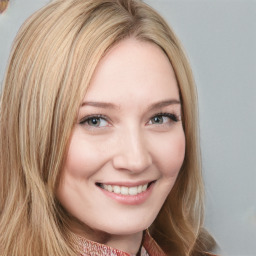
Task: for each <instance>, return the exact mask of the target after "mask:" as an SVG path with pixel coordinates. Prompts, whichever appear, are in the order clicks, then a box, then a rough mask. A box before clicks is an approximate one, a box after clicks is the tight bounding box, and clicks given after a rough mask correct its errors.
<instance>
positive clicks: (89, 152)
mask: <svg viewBox="0 0 256 256" xmlns="http://www.w3.org/2000/svg"><path fill="white" fill-rule="evenodd" d="M105 158H106V154H105V157H104V149H103V148H100V147H99V144H98V143H95V142H94V143H90V141H89V140H88V139H87V138H84V136H78V135H77V134H74V135H73V137H72V139H71V142H70V146H69V150H68V155H67V159H66V162H65V170H66V171H67V172H69V173H70V174H72V175H73V176H77V177H81V178H82V177H83V178H85V177H89V176H91V175H93V174H94V173H95V172H96V171H97V170H99V169H100V168H101V166H102V165H103V164H104V161H105V160H104V159H105Z"/></svg>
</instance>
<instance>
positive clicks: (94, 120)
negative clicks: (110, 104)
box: [80, 116, 108, 127]
mask: <svg viewBox="0 0 256 256" xmlns="http://www.w3.org/2000/svg"><path fill="white" fill-rule="evenodd" d="M80 124H83V125H87V126H91V127H106V126H108V122H107V121H106V119H104V118H103V117H101V116H90V117H86V118H84V119H83V120H82V121H81V122H80Z"/></svg>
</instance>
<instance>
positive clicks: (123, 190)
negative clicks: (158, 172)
mask: <svg viewBox="0 0 256 256" xmlns="http://www.w3.org/2000/svg"><path fill="white" fill-rule="evenodd" d="M100 187H102V188H103V189H105V190H107V191H109V192H112V193H115V194H121V195H131V196H136V195H138V194H140V193H142V192H144V191H146V190H147V188H148V184H145V185H139V186H136V187H125V186H117V185H113V186H112V185H106V184H100Z"/></svg>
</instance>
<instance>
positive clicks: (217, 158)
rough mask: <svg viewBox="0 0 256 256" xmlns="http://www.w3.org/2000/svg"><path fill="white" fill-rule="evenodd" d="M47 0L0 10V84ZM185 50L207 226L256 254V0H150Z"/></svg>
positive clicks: (240, 250) (225, 244)
mask: <svg viewBox="0 0 256 256" xmlns="http://www.w3.org/2000/svg"><path fill="white" fill-rule="evenodd" d="M47 2H48V0H10V5H9V8H8V10H7V11H6V12H5V13H4V14H2V15H0V83H2V80H3V76H4V72H5V68H6V63H7V59H8V55H9V52H10V48H11V44H12V41H13V39H14V37H15V35H16V33H17V31H18V29H19V27H20V25H21V24H22V23H23V22H24V20H25V19H26V18H27V17H28V16H29V15H30V14H32V13H33V12H34V11H35V10H37V9H38V8H40V7H42V6H43V5H45V4H46V3H47ZM145 2H147V3H148V4H150V5H151V6H153V7H154V8H155V9H157V10H158V11H159V12H160V13H161V14H162V15H163V16H164V17H165V19H166V20H167V21H168V23H169V24H170V25H171V26H172V27H173V29H174V31H175V32H176V34H177V35H178V37H179V38H180V39H181V41H182V43H183V46H184V48H185V49H186V52H187V55H188V57H189V60H190V63H191V65H192V69H193V71H194V76H195V80H196V83H197V87H198V94H199V112H200V137H201V147H202V158H203V172H204V179H205V185H206V227H207V228H208V230H209V231H210V232H211V233H212V234H213V235H214V236H215V238H216V239H217V241H218V243H219V245H220V247H221V249H222V253H221V254H222V255H224V256H225V255H226V256H255V255H256V167H255V162H256V134H255V133H256V82H255V81H256V1H255V0H254V1H253V0H240V1H239V0H236V1H235V0H234V1H231V0H229V1H228V0H201V1H200V0H197V1H196V0H175V1H174V0H146V1H145Z"/></svg>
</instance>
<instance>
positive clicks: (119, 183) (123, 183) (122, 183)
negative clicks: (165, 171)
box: [96, 180, 156, 187]
mask: <svg viewBox="0 0 256 256" xmlns="http://www.w3.org/2000/svg"><path fill="white" fill-rule="evenodd" d="M154 181H156V180H143V181H136V182H134V181H133V182H130V181H116V182H115V181H111V182H107V181H106V182H96V184H105V185H112V186H115V185H116V186H124V187H136V186H140V185H145V184H148V183H152V182H154Z"/></svg>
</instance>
